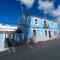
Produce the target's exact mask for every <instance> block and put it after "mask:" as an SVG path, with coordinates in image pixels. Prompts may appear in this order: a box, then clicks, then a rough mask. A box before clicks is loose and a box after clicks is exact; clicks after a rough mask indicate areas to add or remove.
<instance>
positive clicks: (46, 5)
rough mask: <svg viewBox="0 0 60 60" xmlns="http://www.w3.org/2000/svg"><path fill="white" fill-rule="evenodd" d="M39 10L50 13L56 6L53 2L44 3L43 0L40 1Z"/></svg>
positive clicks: (47, 0)
mask: <svg viewBox="0 0 60 60" xmlns="http://www.w3.org/2000/svg"><path fill="white" fill-rule="evenodd" d="M38 9H40V10H43V11H44V13H49V12H51V10H53V9H54V4H53V1H49V0H46V1H42V0H38Z"/></svg>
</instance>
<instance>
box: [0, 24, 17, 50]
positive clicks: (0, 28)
mask: <svg viewBox="0 0 60 60" xmlns="http://www.w3.org/2000/svg"><path fill="white" fill-rule="evenodd" d="M16 30H17V26H11V25H7V24H6V25H3V24H0V51H3V50H6V49H7V46H6V42H5V41H6V38H7V37H8V36H9V35H10V38H13V34H14V33H15V31H16Z"/></svg>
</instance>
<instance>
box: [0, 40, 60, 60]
mask: <svg viewBox="0 0 60 60" xmlns="http://www.w3.org/2000/svg"><path fill="white" fill-rule="evenodd" d="M0 60H60V39H55V40H53V41H47V42H40V43H38V44H35V45H33V47H28V46H26V45H25V46H21V47H19V48H17V49H16V53H11V54H9V53H8V52H7V51H4V52H1V53H0Z"/></svg>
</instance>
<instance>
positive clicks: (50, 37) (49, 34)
mask: <svg viewBox="0 0 60 60" xmlns="http://www.w3.org/2000/svg"><path fill="white" fill-rule="evenodd" d="M48 33H49V38H51V31H50V30H49V32H48Z"/></svg>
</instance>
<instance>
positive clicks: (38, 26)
mask: <svg viewBox="0 0 60 60" xmlns="http://www.w3.org/2000/svg"><path fill="white" fill-rule="evenodd" d="M18 29H19V30H20V31H21V32H22V34H23V35H22V36H23V39H24V40H28V39H29V40H30V39H32V40H33V42H38V41H46V40H50V39H54V38H57V37H58V25H57V23H56V22H53V21H49V20H46V19H42V18H40V17H37V16H33V15H28V14H24V15H22V16H21V17H20V20H19V23H18Z"/></svg>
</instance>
